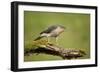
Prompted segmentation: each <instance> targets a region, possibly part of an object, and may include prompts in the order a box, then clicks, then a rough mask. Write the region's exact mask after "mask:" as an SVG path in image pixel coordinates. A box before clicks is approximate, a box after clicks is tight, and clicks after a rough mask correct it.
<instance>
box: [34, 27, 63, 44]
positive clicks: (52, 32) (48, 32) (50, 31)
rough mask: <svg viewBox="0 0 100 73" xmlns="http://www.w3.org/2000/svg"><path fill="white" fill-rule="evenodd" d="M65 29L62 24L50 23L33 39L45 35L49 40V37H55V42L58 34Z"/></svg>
mask: <svg viewBox="0 0 100 73" xmlns="http://www.w3.org/2000/svg"><path fill="white" fill-rule="evenodd" d="M64 30H65V27H64V26H62V25H51V26H49V27H48V28H46V29H45V30H44V31H42V32H40V36H39V37H37V38H36V39H35V41H36V40H39V39H41V38H43V37H47V41H48V42H49V37H54V38H55V42H56V44H57V40H58V36H59V35H60V34H61V33H62V32H64Z"/></svg>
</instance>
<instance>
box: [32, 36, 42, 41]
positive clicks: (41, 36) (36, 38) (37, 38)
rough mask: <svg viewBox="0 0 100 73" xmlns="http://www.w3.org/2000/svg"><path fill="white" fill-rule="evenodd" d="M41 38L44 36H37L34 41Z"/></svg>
mask: <svg viewBox="0 0 100 73" xmlns="http://www.w3.org/2000/svg"><path fill="white" fill-rule="evenodd" d="M41 38H43V36H39V37H37V38H36V39H35V40H34V41H36V40H39V39H41Z"/></svg>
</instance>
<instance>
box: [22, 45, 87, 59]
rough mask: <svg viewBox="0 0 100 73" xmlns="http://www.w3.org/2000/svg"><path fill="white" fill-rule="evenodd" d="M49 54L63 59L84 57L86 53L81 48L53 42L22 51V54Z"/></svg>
mask: <svg viewBox="0 0 100 73" xmlns="http://www.w3.org/2000/svg"><path fill="white" fill-rule="evenodd" d="M40 53H43V54H50V55H55V56H60V57H61V58H63V59H73V58H79V57H84V56H85V55H86V53H85V52H84V51H83V50H78V49H70V48H62V47H59V46H56V45H53V44H48V45H45V46H44V47H38V48H33V49H30V50H28V51H25V52H24V55H31V54H37V55H38V54H40Z"/></svg>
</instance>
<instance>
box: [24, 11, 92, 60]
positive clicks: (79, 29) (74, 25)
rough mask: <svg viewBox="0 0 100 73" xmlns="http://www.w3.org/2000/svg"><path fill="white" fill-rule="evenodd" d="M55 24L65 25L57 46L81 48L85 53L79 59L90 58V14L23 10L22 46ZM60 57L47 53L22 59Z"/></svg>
mask: <svg viewBox="0 0 100 73" xmlns="http://www.w3.org/2000/svg"><path fill="white" fill-rule="evenodd" d="M55 24H60V25H63V26H65V27H66V30H65V32H63V33H62V34H61V35H60V36H59V39H58V43H59V46H61V47H64V48H77V49H82V50H84V51H85V52H86V54H87V55H86V56H84V57H82V58H80V59H87V58H90V14H83V13H59V12H36V11H24V48H26V45H28V44H29V45H31V44H32V41H33V40H34V39H35V38H36V37H38V36H39V33H40V32H41V31H43V30H44V29H45V28H47V27H48V26H50V25H55ZM61 59H62V58H61V57H58V56H52V55H47V54H39V55H31V56H24V61H44V60H61Z"/></svg>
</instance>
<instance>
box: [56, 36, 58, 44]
mask: <svg viewBox="0 0 100 73" xmlns="http://www.w3.org/2000/svg"><path fill="white" fill-rule="evenodd" d="M55 39H56V45H58V37H56V38H55Z"/></svg>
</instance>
